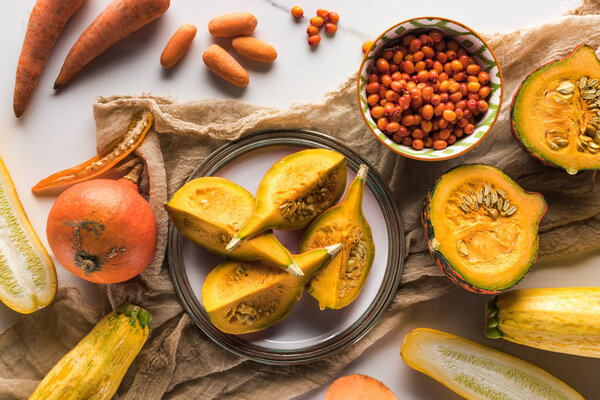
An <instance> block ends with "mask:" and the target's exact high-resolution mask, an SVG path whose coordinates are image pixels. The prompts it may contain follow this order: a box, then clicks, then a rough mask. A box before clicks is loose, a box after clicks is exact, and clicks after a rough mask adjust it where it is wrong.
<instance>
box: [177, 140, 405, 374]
mask: <svg viewBox="0 0 600 400" xmlns="http://www.w3.org/2000/svg"><path fill="white" fill-rule="evenodd" d="M306 148H327V149H332V150H335V151H338V152H339V153H341V154H343V155H344V156H345V157H346V160H347V165H348V183H349V182H350V181H351V180H352V179H353V178H354V176H355V175H356V171H357V170H358V166H359V165H360V164H367V165H369V167H370V168H369V174H368V177H367V182H366V183H367V187H366V188H365V195H364V199H363V212H364V214H365V218H366V219H367V221H368V222H369V224H370V225H371V229H372V231H373V239H374V241H375V260H374V263H373V267H372V268H371V272H370V274H369V277H368V279H367V281H366V283H365V286H364V287H363V289H362V291H361V293H360V294H359V296H358V297H357V299H356V300H355V301H354V302H353V303H352V304H350V305H349V306H347V307H345V308H342V309H340V310H324V311H320V310H319V307H318V304H317V302H316V301H315V300H314V299H313V298H312V297H311V296H310V295H308V294H304V295H303V296H302V298H301V300H300V301H299V302H298V304H297V305H296V306H295V307H294V309H293V310H292V312H291V313H290V314H289V315H288V316H287V318H285V319H284V320H283V321H281V322H279V323H278V324H275V325H274V326H272V327H270V328H268V329H265V330H263V331H259V332H255V333H251V334H246V335H239V336H236V335H230V334H226V333H223V332H221V331H219V330H218V329H217V328H215V327H214V326H213V325H212V324H211V323H210V321H209V319H208V316H207V315H206V312H205V311H204V308H203V306H202V301H201V297H202V296H201V291H202V285H203V283H204V279H205V278H206V276H207V275H208V273H209V272H210V271H211V269H212V268H213V267H215V266H216V265H217V264H219V263H220V262H222V261H223V258H221V257H219V256H216V255H213V254H211V253H208V252H207V251H205V250H204V249H202V248H200V247H198V246H196V245H195V244H193V243H192V242H190V241H188V240H187V239H185V238H183V236H182V235H181V234H180V233H179V232H178V231H177V230H176V229H174V227H173V226H172V225H171V224H170V225H169V243H168V260H169V266H170V271H171V277H172V280H173V284H174V285H175V290H176V291H177V294H178V295H179V298H180V299H181V302H182V304H183V306H184V308H185V310H186V311H187V312H188V314H189V315H190V317H191V318H192V320H193V321H194V322H195V323H196V325H198V327H199V328H200V329H202V331H203V332H204V333H205V334H206V335H207V336H208V337H210V338H211V339H212V340H214V341H215V342H216V343H217V344H219V345H221V346H223V347H224V348H226V349H227V350H230V351H232V352H233V353H236V354H239V355H241V356H244V357H247V358H249V359H252V360H255V361H258V362H261V363H265V364H300V363H306V362H309V361H315V360H318V359H320V358H323V357H326V356H328V355H330V354H332V353H334V352H336V351H338V350H341V349H342V348H344V347H345V346H348V345H350V344H352V343H354V342H356V341H357V340H358V339H360V338H361V337H362V336H363V335H365V334H366V333H367V332H368V331H369V330H370V329H371V328H372V327H373V326H374V325H375V323H376V322H377V320H378V319H379V318H380V317H381V315H382V314H383V312H384V311H385V310H386V308H387V307H388V306H389V304H390V302H391V301H392V299H393V298H394V295H395V293H396V290H397V288H398V283H399V282H400V276H401V274H402V263H403V260H404V235H403V231H402V226H401V222H400V214H399V211H398V207H397V205H396V201H395V200H394V198H393V195H392V192H391V191H390V189H389V188H388V187H387V185H386V184H385V183H384V181H383V179H382V178H381V176H380V175H379V173H378V172H377V171H376V170H375V168H374V167H373V166H372V165H370V163H369V162H368V161H367V160H365V159H364V158H363V157H361V156H360V155H358V154H356V153H355V152H353V151H352V150H351V149H349V148H348V147H347V146H345V145H344V144H342V143H340V142H339V141H337V140H336V139H333V138H331V137H329V136H327V135H324V134H322V133H318V132H311V131H299V130H277V131H268V132H257V133H254V134H249V135H245V136H244V137H242V138H241V139H239V140H237V141H236V142H232V143H229V144H227V145H225V146H223V147H221V148H220V149H218V150H217V151H215V152H214V153H212V154H211V155H210V156H209V157H208V158H207V159H206V160H205V161H204V162H203V163H202V164H201V165H200V166H199V167H198V168H197V169H196V170H195V171H194V172H193V173H192V175H191V176H190V177H189V179H188V181H190V180H192V179H195V178H198V177H201V176H209V175H215V176H221V177H224V178H228V179H230V180H232V181H233V182H236V183H237V184H239V185H241V186H243V187H244V188H246V189H247V190H249V191H250V192H251V193H256V189H257V187H258V184H259V182H260V180H261V179H262V177H263V175H264V174H265V172H266V171H267V170H268V169H269V168H270V167H271V166H272V165H273V164H274V163H275V162H277V161H278V160H280V159H281V158H282V157H285V156H286V155H288V154H291V153H294V152H296V151H300V150H303V149H306ZM275 235H276V236H277V238H278V239H279V240H280V241H281V242H282V243H283V244H284V245H286V247H287V248H288V249H289V250H290V251H291V252H292V253H296V252H297V247H298V243H299V241H300V238H301V236H302V231H286V232H284V231H276V232H275Z"/></svg>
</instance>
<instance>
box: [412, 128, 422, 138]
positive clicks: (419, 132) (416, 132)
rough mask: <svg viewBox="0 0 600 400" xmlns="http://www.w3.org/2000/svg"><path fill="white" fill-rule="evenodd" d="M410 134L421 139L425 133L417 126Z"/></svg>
mask: <svg viewBox="0 0 600 400" xmlns="http://www.w3.org/2000/svg"><path fill="white" fill-rule="evenodd" d="M410 136H411V137H412V138H413V139H423V138H424V137H425V133H424V132H423V131H422V130H421V129H419V128H417V129H414V130H413V131H412V132H411V133H410Z"/></svg>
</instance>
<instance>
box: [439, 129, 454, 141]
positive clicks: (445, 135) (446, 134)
mask: <svg viewBox="0 0 600 400" xmlns="http://www.w3.org/2000/svg"><path fill="white" fill-rule="evenodd" d="M451 134H452V131H451V130H450V129H448V128H444V129H442V130H440V133H439V136H440V139H442V140H448V138H449V137H450V135H451Z"/></svg>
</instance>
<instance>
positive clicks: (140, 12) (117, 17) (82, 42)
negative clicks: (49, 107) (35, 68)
mask: <svg viewBox="0 0 600 400" xmlns="http://www.w3.org/2000/svg"><path fill="white" fill-rule="evenodd" d="M169 5H170V0H113V2H112V3H110V4H109V5H108V6H107V7H106V8H105V9H104V11H102V12H101V13H100V15H98V17H96V19H95V20H94V22H92V23H91V24H90V26H88V27H87V29H86V30H85V31H83V33H82V34H81V36H79V39H77V42H75V44H74V45H73V47H72V48H71V50H70V51H69V54H67V58H66V59H65V62H64V64H63V66H62V69H61V70H60V74H59V75H58V78H56V82H54V89H58V88H60V87H61V86H63V85H64V84H65V83H67V82H68V81H69V80H71V78H73V77H74V76H75V75H76V74H77V73H78V72H79V71H81V69H82V68H83V67H84V66H85V65H87V64H88V63H89V62H90V61H92V60H93V59H94V58H96V57H97V56H99V55H100V54H102V53H103V52H104V51H106V50H107V49H108V48H109V47H111V46H112V45H113V44H115V43H117V42H118V41H120V40H121V39H123V38H124V37H126V36H128V35H130V34H131V33H133V32H135V31H137V30H138V29H140V28H141V27H143V26H145V25H147V24H148V23H150V22H151V21H153V20H155V19H156V18H158V17H160V16H161V15H163V14H164V13H165V11H167V9H168V8H169Z"/></svg>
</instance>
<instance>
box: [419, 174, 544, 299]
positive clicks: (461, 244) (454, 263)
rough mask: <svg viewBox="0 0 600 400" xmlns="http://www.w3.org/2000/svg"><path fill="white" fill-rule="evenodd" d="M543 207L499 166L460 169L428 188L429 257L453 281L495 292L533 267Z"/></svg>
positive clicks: (475, 289) (424, 219) (541, 200)
mask: <svg viewBox="0 0 600 400" xmlns="http://www.w3.org/2000/svg"><path fill="white" fill-rule="evenodd" d="M547 208H548V207H547V205H546V201H545V200H544V198H543V197H542V195H540V194H539V193H534V192H527V191H525V190H523V189H522V188H521V187H520V186H519V185H518V184H517V183H516V182H515V181H513V180H512V179H511V178H510V177H509V176H508V175H506V174H505V173H504V172H502V171H500V170H499V169H498V168H495V167H492V166H490V165H483V164H471V165H461V166H458V167H456V168H453V169H451V170H450V171H448V172H446V173H445V174H444V175H442V176H441V177H440V178H439V179H438V181H437V182H436V183H435V184H434V185H433V186H432V187H431V189H430V190H429V192H428V194H427V197H426V199H425V203H424V205H423V211H422V214H421V221H422V222H423V226H424V228H425V236H426V238H427V242H428V245H429V251H430V253H431V255H432V256H433V258H434V260H435V261H436V263H437V264H438V266H439V267H440V269H441V270H442V272H444V274H446V276H447V277H448V278H449V279H450V280H451V281H452V282H454V283H455V284H457V285H459V286H461V287H462V288H464V289H466V290H469V291H472V292H475V293H498V292H501V291H503V290H506V289H508V288H510V287H512V286H514V285H515V284H517V283H518V282H519V281H520V280H521V279H523V277H525V275H527V273H528V272H529V270H530V269H531V267H532V265H533V264H534V262H535V260H536V257H537V253H538V226H539V224H540V221H541V219H542V217H543V216H544V214H545V213H546V210H547Z"/></svg>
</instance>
